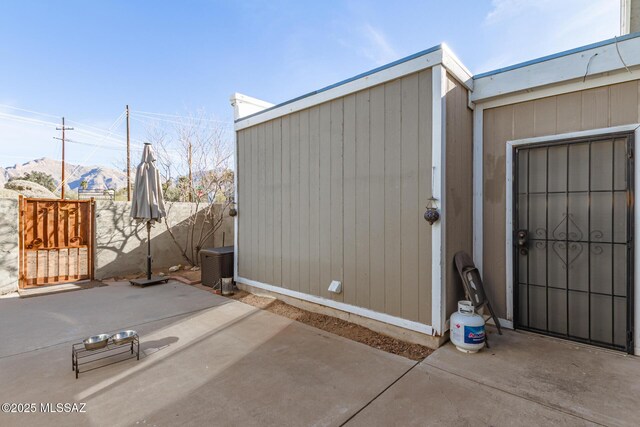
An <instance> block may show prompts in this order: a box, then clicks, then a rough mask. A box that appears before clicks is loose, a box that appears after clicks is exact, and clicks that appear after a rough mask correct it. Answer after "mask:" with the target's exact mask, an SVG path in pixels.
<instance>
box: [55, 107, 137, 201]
mask: <svg viewBox="0 0 640 427" xmlns="http://www.w3.org/2000/svg"><path fill="white" fill-rule="evenodd" d="M124 114H125V112H124V111H123V112H122V113H120V115H119V116H118V118H117V119H116V120H115V121H114V122H113V124H112V125H111V126H110V127H109V130H108V132H109V133H108V134H107V135H104V138H106V137H108V136H109V134H110V133H112V132H114V131H115V129H117V127H118V126H120V124H121V123H122V118H123V117H124ZM98 148H99V147H95V148H94V149H93V150H92V151H91V152H90V153H89V154H88V155H87V157H85V159H84V160H83V161H82V162H81V163H80V164H79V165H77V166H76V168H75V169H74V170H73V172H71V175H70V176H69V179H71V178H73V177H74V176H75V174H76V172H77V171H78V169H79V168H80V165H81V164H82V163H86V162H87V161H88V160H89V159H90V158H91V157H92V156H93V155H94V154H95V152H96V151H97V150H98ZM66 181H67V180H62V181H60V184H58V186H57V187H56V191H57V190H58V188H60V187H62V188H64V185H65V184H66V183H67V182H66Z"/></svg>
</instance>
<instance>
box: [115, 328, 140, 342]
mask: <svg viewBox="0 0 640 427" xmlns="http://www.w3.org/2000/svg"><path fill="white" fill-rule="evenodd" d="M136 335H137V334H136V331H121V332H118V333H117V334H115V335H113V336H112V337H111V340H112V341H113V343H114V344H115V345H122V344H127V343H130V342H131V341H133V340H134V338H135V336H136Z"/></svg>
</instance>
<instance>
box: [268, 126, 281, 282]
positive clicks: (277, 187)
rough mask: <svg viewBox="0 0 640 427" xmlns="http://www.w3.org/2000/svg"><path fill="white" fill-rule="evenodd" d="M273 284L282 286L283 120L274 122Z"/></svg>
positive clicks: (272, 195)
mask: <svg viewBox="0 0 640 427" xmlns="http://www.w3.org/2000/svg"><path fill="white" fill-rule="evenodd" d="M270 196H271V197H273V282H270V283H271V284H273V285H276V286H282V120H281V119H275V120H273V193H272V194H270Z"/></svg>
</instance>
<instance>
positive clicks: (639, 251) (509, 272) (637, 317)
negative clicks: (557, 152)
mask: <svg viewBox="0 0 640 427" xmlns="http://www.w3.org/2000/svg"><path fill="white" fill-rule="evenodd" d="M623 132H634V137H635V146H634V149H635V152H636V153H637V152H640V151H639V150H640V123H634V124H631V125H623V126H613V127H608V128H600V129H592V130H586V131H580V132H569V133H563V134H557V135H548V136H542V137H536V138H526V139H518V140H513V141H507V144H506V150H507V152H506V165H505V166H506V173H505V179H506V186H505V189H506V191H505V193H506V221H505V223H506V228H505V231H506V239H505V240H506V241H505V260H506V265H505V267H506V268H505V270H506V277H505V280H506V282H505V283H506V293H507V295H506V297H507V320H509V321H513V302H514V301H513V297H514V295H513V268H514V260H513V250H512V248H513V185H514V180H513V172H514V171H513V151H514V149H515V147H520V146H524V145H531V144H540V143H553V142H558V143H564V142H566V141H567V140H571V139H579V138H589V137H593V136H607V135H612V134H617V133H623ZM634 173H635V176H634V188H635V189H640V165H636V166H635V170H634ZM634 215H635V216H634V230H636V234H637V230H640V209H638V207H636V208H635V211H634ZM635 240H636V239H635V235H634V239H633V241H635ZM634 249H635V250H634V251H633V253H634V259H633V261H632V262H633V263H634V267H633V269H634V280H633V285H634V289H633V295H634V300H633V318H634V324H633V344H634V349H633V352H634V354H635V355H636V356H640V277H639V273H640V248H634ZM500 323H501V324H502V319H501V320H500Z"/></svg>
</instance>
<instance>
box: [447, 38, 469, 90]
mask: <svg viewBox="0 0 640 427" xmlns="http://www.w3.org/2000/svg"><path fill="white" fill-rule="evenodd" d="M441 46H442V50H443V52H444V54H443V55H442V65H444V67H445V68H446V69H447V71H449V72H450V73H451V74H452V75H453V76H454V77H455V78H456V79H457V80H458V81H459V82H460V83H462V85H463V86H464V87H465V88H467V89H469V90H473V88H474V83H473V74H472V73H471V71H469V69H468V68H467V67H465V66H464V64H463V63H462V61H460V59H459V58H458V57H457V56H456V54H455V53H453V51H452V50H451V48H449V46H447V45H446V44H445V43H442V45H441Z"/></svg>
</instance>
